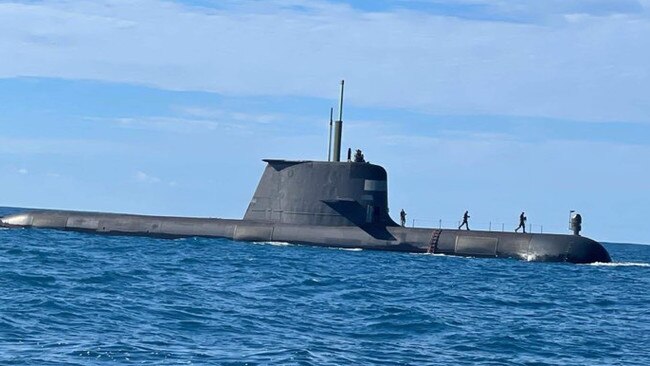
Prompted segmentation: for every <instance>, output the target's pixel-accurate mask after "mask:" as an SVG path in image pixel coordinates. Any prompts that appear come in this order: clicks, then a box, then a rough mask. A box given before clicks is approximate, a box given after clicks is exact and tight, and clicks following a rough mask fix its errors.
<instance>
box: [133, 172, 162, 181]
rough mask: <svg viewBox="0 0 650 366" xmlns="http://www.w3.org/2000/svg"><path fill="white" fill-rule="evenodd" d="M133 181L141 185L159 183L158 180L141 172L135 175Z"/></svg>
mask: <svg viewBox="0 0 650 366" xmlns="http://www.w3.org/2000/svg"><path fill="white" fill-rule="evenodd" d="M135 180H137V181H138V182H142V183H160V178H158V177H154V176H152V175H149V174H147V173H145V172H143V171H138V172H136V173H135Z"/></svg>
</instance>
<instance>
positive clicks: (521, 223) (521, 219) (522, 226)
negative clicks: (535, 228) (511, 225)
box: [515, 212, 528, 234]
mask: <svg viewBox="0 0 650 366" xmlns="http://www.w3.org/2000/svg"><path fill="white" fill-rule="evenodd" d="M526 220H528V219H527V218H526V215H524V213H523V212H522V213H521V215H519V226H517V228H516V229H515V232H518V230H519V229H523V230H524V234H525V233H526Z"/></svg>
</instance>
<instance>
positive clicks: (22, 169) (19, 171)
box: [18, 168, 29, 175]
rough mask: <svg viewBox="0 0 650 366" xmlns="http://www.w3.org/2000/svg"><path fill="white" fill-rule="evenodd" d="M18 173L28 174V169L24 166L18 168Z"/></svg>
mask: <svg viewBox="0 0 650 366" xmlns="http://www.w3.org/2000/svg"><path fill="white" fill-rule="evenodd" d="M18 174H23V175H27V174H29V171H28V170H27V169H25V168H20V169H18Z"/></svg>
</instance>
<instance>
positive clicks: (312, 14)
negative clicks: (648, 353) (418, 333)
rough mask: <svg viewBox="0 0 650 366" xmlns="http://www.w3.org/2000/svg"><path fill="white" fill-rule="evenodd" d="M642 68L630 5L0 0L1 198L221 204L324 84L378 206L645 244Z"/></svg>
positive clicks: (640, 15)
mask: <svg viewBox="0 0 650 366" xmlns="http://www.w3.org/2000/svg"><path fill="white" fill-rule="evenodd" d="M648 65H650V0H580V1H578V0H540V1H524V0H491V1H488V0H456V1H443V0H416V1H404V0H384V1H382V0H375V1H343V0H330V1H326V0H266V1H253V0H239V1H228V0H226V1H216V0H195V1H171V0H167V1H161V0H141V1H138V0H130V1H123V0H96V1H93V2H88V1H81V0H48V1H34V0H32V1H2V0H0V177H1V179H0V206H17V207H38V208H58V209H75V210H92V211H111V212H128V213H142V214H160V215H183V216H207V217H224V218H239V217H242V215H243V213H244V211H245V210H246V208H247V206H248V202H249V200H250V198H251V196H252V194H253V191H254V190H255V187H256V185H257V181H258V179H259V176H260V175H261V173H262V171H263V169H264V166H265V164H264V163H263V162H262V161H261V159H264V158H284V159H297V160H326V159H327V148H328V146H327V143H328V141H327V139H328V128H329V123H328V122H329V111H330V108H331V107H334V108H335V110H336V107H337V103H338V102H337V101H338V93H339V83H340V80H342V79H345V83H346V89H345V102H344V103H345V104H344V111H343V112H344V118H343V120H344V131H343V148H344V149H347V148H348V147H350V148H353V149H356V148H359V149H362V150H363V151H364V154H365V156H366V158H367V160H369V161H370V162H372V163H376V164H380V165H382V166H384V167H385V168H386V169H387V171H388V177H389V204H390V207H391V214H392V216H393V218H394V219H395V220H397V219H398V213H399V211H400V209H402V208H403V209H404V210H405V211H406V212H407V219H408V222H409V225H413V224H415V225H416V226H425V227H432V226H438V224H439V222H441V223H442V226H443V227H453V226H457V225H458V221H459V219H460V218H461V217H462V214H463V212H464V211H465V210H469V212H470V216H471V218H470V227H471V228H473V229H489V228H492V229H494V230H501V228H503V229H505V230H514V228H515V227H516V226H517V224H518V216H519V213H520V212H521V211H525V212H526V214H527V216H528V218H529V223H530V224H531V225H532V227H533V231H535V232H540V231H544V232H556V233H567V232H568V228H567V226H568V217H569V211H570V210H577V211H579V212H580V213H581V214H582V216H583V234H584V235H586V236H589V237H591V238H593V239H595V240H599V241H606V242H628V243H650V228H649V225H648V224H647V222H646V221H647V218H648V217H649V216H650V171H649V170H648V162H650V66H648ZM413 220H415V221H413Z"/></svg>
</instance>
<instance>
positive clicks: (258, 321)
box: [0, 212, 650, 365]
mask: <svg viewBox="0 0 650 366" xmlns="http://www.w3.org/2000/svg"><path fill="white" fill-rule="evenodd" d="M3 213H6V212H0V215H2V214H3ZM606 247H607V249H608V250H609V251H610V253H611V255H612V258H613V259H614V261H616V262H617V263H614V264H607V265H572V264H549V263H527V262H520V261H515V260H505V259H475V258H455V257H445V256H432V255H414V254H401V253H388V252H372V251H349V250H338V249H326V248H314V247H307V246H299V245H279V244H270V243H258V244H250V243H241V242H235V241H230V240H222V239H200V238H190V239H179V240H165V239H150V238H139V237H117V236H99V235H91V234H80V233H72V232H61V231H53V230H37V229H12V230H8V229H0V364H3V365H60V364H78V365H89V364H105V363H106V361H114V362H110V363H111V364H115V363H117V364H151V365H153V364H155V365H159V364H169V365H176V364H233V365H239V364H241V365H243V364H249V365H255V364H301V365H302V364H304V365H328V364H330V365H340V364H353V363H354V364H359V363H360V364H386V365H392V364H413V365H421V364H466V365H472V364H490V365H498V364H522V365H523V364H530V365H546V364H549V365H596V364H626V365H648V364H650V347H649V346H648V345H649V344H650V294H649V289H650V246H642V245H627V244H607V245H606Z"/></svg>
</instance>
